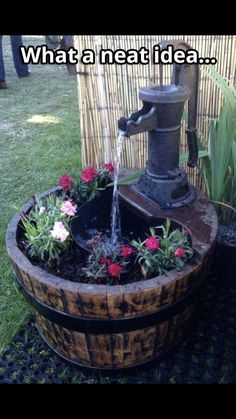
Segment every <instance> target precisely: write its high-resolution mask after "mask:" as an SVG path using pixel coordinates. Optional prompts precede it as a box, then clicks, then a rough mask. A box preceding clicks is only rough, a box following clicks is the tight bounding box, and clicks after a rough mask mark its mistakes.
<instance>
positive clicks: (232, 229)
mask: <svg viewBox="0 0 236 419" xmlns="http://www.w3.org/2000/svg"><path fill="white" fill-rule="evenodd" d="M217 241H218V243H220V244H223V245H225V246H236V221H232V222H231V223H230V224H228V225H220V226H219V229H218V234H217Z"/></svg>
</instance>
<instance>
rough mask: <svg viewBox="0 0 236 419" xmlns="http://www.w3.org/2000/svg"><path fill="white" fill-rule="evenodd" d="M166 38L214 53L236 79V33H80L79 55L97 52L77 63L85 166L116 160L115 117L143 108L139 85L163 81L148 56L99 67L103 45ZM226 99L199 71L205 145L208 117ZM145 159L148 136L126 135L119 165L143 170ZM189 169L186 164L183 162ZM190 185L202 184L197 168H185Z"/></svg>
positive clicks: (132, 45) (167, 71) (135, 45)
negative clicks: (88, 60)
mask: <svg viewBox="0 0 236 419" xmlns="http://www.w3.org/2000/svg"><path fill="white" fill-rule="evenodd" d="M165 39H168V40H171V39H182V40H184V41H185V42H187V43H188V44H189V45H190V46H191V47H192V48H195V49H196V50H198V52H199V56H200V57H215V58H216V59H217V63H216V65H215V68H216V69H217V70H218V71H219V72H220V73H221V75H223V76H225V77H227V78H228V79H229V80H230V81H231V82H233V83H236V36H233V35H225V36H223V35H204V36H195V35H194V36H193V35H191V36H188V35H183V36H181V35H178V36H173V35H172V36H169V35H165V36H164V35H162V36H160V35H157V36H153V35H152V36H147V35H145V36H144V35H142V36H141V35H138V36H134V35H132V36H131V35H122V36H121V35H103V36H95V35H83V36H82V35H77V36H75V47H76V48H77V49H78V57H79V61H80V57H81V55H82V51H83V50H84V49H91V50H94V51H95V53H96V60H95V64H86V65H85V64H83V63H81V61H80V62H79V64H78V72H79V74H78V94H79V95H78V96H79V112H80V124H81V151H82V163H83V166H90V165H96V166H101V164H102V163H104V162H108V161H114V155H115V150H116V140H117V121H118V119H119V118H120V117H121V116H128V115H129V114H130V113H132V112H135V111H136V110H138V109H140V107H141V102H140V100H139V98H138V90H139V87H140V86H146V85H149V84H153V83H157V84H158V83H159V81H160V66H159V65H155V64H153V63H152V60H150V62H149V64H146V65H142V64H137V65H136V64H135V65H118V64H112V65H111V64H109V65H101V64H99V62H98V61H99V60H98V58H97V57H98V53H99V51H100V49H101V48H103V49H111V50H113V51H114V50H116V49H121V48H122V49H124V50H128V49H137V50H139V49H140V48H141V47H142V46H145V47H146V48H148V49H149V51H150V54H151V51H152V49H153V46H154V45H156V44H158V43H160V42H161V41H163V40H165ZM171 72H172V66H171V65H165V66H164V69H163V83H164V84H168V83H169V82H170V76H171ZM222 101H223V98H222V96H221V94H220V92H219V90H218V89H217V87H216V86H215V85H214V84H213V82H212V81H211V80H210V79H209V78H208V77H206V75H205V74H204V73H203V72H202V71H201V66H200V80H199V94H198V108H197V128H198V134H199V136H200V137H201V139H202V141H203V143H204V144H206V143H207V137H208V125H209V121H210V118H214V117H217V116H218V115H219V111H220V108H221V105H222ZM185 128H186V126H185V122H184V121H183V126H182V133H181V150H180V151H181V152H183V153H185V152H187V141H186V135H185ZM146 159H147V135H146V134H138V135H136V136H133V137H131V138H129V139H126V141H125V145H124V147H123V152H122V160H121V165H122V167H125V168H143V167H145V165H146ZM183 166H184V167H185V168H186V164H183ZM186 170H187V172H188V176H189V180H190V182H191V183H193V184H195V185H196V186H197V187H201V179H200V176H199V170H198V168H196V169H194V170H193V169H188V168H186Z"/></svg>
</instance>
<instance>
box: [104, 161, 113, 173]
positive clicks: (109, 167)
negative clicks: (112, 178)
mask: <svg viewBox="0 0 236 419" xmlns="http://www.w3.org/2000/svg"><path fill="white" fill-rule="evenodd" d="M104 167H105V169H106V170H107V171H108V172H111V173H113V172H114V170H115V168H114V166H113V164H112V163H105V164H104Z"/></svg>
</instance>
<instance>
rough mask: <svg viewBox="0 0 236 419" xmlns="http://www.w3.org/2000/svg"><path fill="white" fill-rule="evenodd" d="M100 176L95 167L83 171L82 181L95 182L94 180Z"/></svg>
mask: <svg viewBox="0 0 236 419" xmlns="http://www.w3.org/2000/svg"><path fill="white" fill-rule="evenodd" d="M96 176H98V171H97V169H96V168H95V167H87V168H86V169H84V170H82V175H81V179H82V181H83V182H85V183H89V182H93V180H94V178H95V177H96Z"/></svg>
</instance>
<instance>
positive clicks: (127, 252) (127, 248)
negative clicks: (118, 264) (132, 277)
mask: <svg viewBox="0 0 236 419" xmlns="http://www.w3.org/2000/svg"><path fill="white" fill-rule="evenodd" d="M132 253H133V249H132V247H130V246H128V245H126V246H122V247H121V256H123V257H124V258H125V257H126V256H130V255H132Z"/></svg>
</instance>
